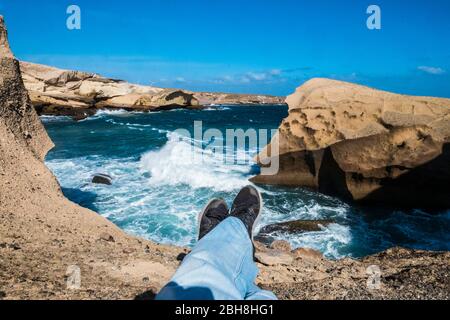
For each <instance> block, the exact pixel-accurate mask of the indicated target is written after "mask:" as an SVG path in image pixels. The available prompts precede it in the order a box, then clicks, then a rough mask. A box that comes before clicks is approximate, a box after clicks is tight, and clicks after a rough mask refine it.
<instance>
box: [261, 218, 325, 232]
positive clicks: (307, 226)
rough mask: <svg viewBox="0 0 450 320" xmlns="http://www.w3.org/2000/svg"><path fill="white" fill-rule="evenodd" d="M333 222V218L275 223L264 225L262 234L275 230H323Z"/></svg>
mask: <svg viewBox="0 0 450 320" xmlns="http://www.w3.org/2000/svg"><path fill="white" fill-rule="evenodd" d="M333 222H334V221H333V220H294V221H287V222H281V223H274V224H269V225H267V226H265V227H263V228H262V229H261V231H260V234H267V233H271V232H275V231H285V232H289V233H298V232H311V231H321V230H322V227H326V226H327V225H329V224H331V223H333Z"/></svg>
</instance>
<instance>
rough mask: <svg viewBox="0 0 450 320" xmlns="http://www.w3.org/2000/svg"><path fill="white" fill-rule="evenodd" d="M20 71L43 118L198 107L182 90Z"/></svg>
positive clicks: (27, 68) (27, 66) (41, 69)
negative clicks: (115, 110)
mask: <svg viewBox="0 0 450 320" xmlns="http://www.w3.org/2000/svg"><path fill="white" fill-rule="evenodd" d="M20 69H21V71H22V77H23V80H24V83H25V87H26V88H27V90H28V91H29V95H30V98H31V101H32V103H33V105H34V106H35V108H36V110H37V111H38V112H39V113H40V114H56V115H69V116H73V117H75V118H83V117H86V116H89V115H92V114H93V113H95V112H96V110H97V109H99V108H123V109H127V110H147V111H155V110H160V109H172V108H190V107H197V106H198V101H197V99H195V98H194V97H193V94H192V93H188V92H186V91H183V90H176V89H161V88H156V87H150V86H141V85H136V84H131V83H128V82H125V81H121V80H115V79H108V78H103V77H101V76H99V75H96V74H93V73H86V72H79V71H70V70H61V69H57V68H53V67H48V66H44V65H40V64H34V63H28V62H20Z"/></svg>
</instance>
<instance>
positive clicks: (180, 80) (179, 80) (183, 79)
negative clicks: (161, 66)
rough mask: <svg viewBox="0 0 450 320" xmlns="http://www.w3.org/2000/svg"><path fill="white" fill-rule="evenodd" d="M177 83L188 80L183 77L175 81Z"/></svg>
mask: <svg viewBox="0 0 450 320" xmlns="http://www.w3.org/2000/svg"><path fill="white" fill-rule="evenodd" d="M175 81H176V82H186V79H185V78H183V77H178V78H176V79H175Z"/></svg>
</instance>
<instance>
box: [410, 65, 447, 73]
mask: <svg viewBox="0 0 450 320" xmlns="http://www.w3.org/2000/svg"><path fill="white" fill-rule="evenodd" d="M417 69H419V70H420V71H423V72H426V73H429V74H443V73H445V70H444V69H442V68H438V67H428V66H420V67H417Z"/></svg>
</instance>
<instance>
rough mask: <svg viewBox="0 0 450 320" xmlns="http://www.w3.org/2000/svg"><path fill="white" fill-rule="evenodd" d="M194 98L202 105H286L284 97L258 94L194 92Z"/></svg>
mask: <svg viewBox="0 0 450 320" xmlns="http://www.w3.org/2000/svg"><path fill="white" fill-rule="evenodd" d="M194 97H195V98H196V99H197V100H198V101H199V103H200V104H201V105H212V104H227V105H240V104H242V105H261V104H285V102H284V97H277V96H268V95H257V94H232V93H219V92H216V93H213V92H194Z"/></svg>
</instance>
